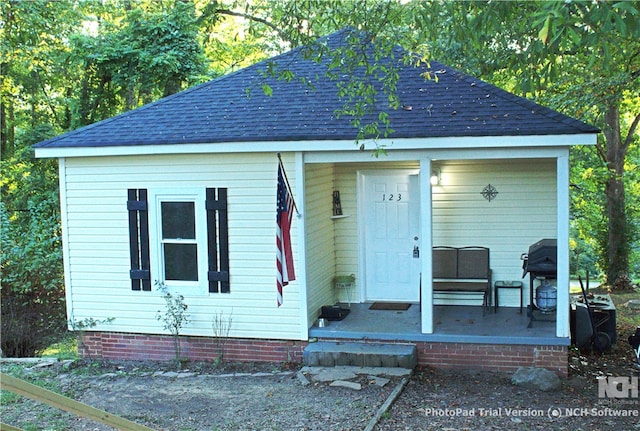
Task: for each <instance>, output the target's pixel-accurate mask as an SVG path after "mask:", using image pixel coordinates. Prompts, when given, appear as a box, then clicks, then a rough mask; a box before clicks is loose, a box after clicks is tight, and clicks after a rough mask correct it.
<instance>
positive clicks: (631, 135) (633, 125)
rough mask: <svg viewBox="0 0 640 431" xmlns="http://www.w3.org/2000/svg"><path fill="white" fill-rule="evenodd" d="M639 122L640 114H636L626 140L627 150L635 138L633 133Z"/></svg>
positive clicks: (625, 146)
mask: <svg viewBox="0 0 640 431" xmlns="http://www.w3.org/2000/svg"><path fill="white" fill-rule="evenodd" d="M638 123H640V114H638V115H636V118H634V119H633V122H632V123H631V127H629V131H628V132H627V139H625V140H624V144H623V145H624V149H625V151H626V150H627V148H629V145H631V141H632V140H633V134H634V133H635V131H636V128H637V127H638Z"/></svg>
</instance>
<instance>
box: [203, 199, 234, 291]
mask: <svg viewBox="0 0 640 431" xmlns="http://www.w3.org/2000/svg"><path fill="white" fill-rule="evenodd" d="M216 195H217V196H216ZM206 208H207V249H208V254H209V270H208V272H207V277H208V280H209V292H212V293H215V292H221V293H229V292H230V285H229V226H228V223H227V189H226V188H219V189H213V188H208V189H207V195H206Z"/></svg>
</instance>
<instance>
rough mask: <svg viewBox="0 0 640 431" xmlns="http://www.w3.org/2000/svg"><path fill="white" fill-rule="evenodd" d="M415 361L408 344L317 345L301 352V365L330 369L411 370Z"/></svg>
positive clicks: (414, 349)
mask: <svg viewBox="0 0 640 431" xmlns="http://www.w3.org/2000/svg"><path fill="white" fill-rule="evenodd" d="M417 360H418V355H417V351H416V346H414V345H411V344H381V343H356V342H344V343H340V342H331V341H319V342H317V343H311V344H309V345H308V346H307V347H306V348H305V349H304V351H303V352H302V361H303V363H304V365H308V366H321V367H334V366H336V365H353V366H360V367H398V368H409V369H413V368H415V366H416V364H417Z"/></svg>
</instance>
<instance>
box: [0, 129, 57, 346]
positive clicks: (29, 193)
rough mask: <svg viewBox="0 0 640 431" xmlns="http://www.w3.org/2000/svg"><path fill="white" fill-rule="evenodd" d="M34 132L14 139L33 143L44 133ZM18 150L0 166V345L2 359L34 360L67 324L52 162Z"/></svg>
mask: <svg viewBox="0 0 640 431" xmlns="http://www.w3.org/2000/svg"><path fill="white" fill-rule="evenodd" d="M45 129H46V128H45ZM45 129H43V130H45ZM46 130H47V131H48V129H46ZM40 131H41V132H42V130H40ZM37 132H38V130H34V131H32V132H31V133H28V134H21V135H20V136H19V137H18V139H19V140H24V141H26V142H30V143H33V140H39V139H41V138H42V137H43V136H46V134H47V133H46V132H42V133H37ZM22 148H23V149H21V150H20V151H17V152H15V154H14V155H13V156H11V157H8V158H7V159H4V160H2V161H1V162H0V168H1V171H2V176H1V177H0V188H1V195H2V202H1V203H0V241H1V244H2V249H1V251H0V270H1V276H2V286H1V287H0V296H1V299H2V304H1V309H2V343H1V345H2V351H3V354H5V355H7V356H33V355H34V354H35V353H36V352H37V351H38V350H40V349H42V348H44V347H46V346H47V345H48V344H50V343H51V340H52V338H55V337H56V336H57V335H58V334H60V333H62V332H63V331H64V329H65V320H66V317H65V315H66V314H65V304H64V285H63V281H62V274H63V268H62V248H61V242H60V213H59V203H58V195H57V176H56V171H55V168H53V169H52V166H55V161H41V160H34V159H33V156H32V152H31V151H30V149H28V147H24V146H23V147H22Z"/></svg>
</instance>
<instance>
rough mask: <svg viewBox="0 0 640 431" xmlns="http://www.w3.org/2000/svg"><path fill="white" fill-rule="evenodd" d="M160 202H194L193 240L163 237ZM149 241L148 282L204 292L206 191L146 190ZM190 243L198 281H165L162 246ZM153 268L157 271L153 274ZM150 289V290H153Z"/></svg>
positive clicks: (206, 282) (205, 278)
mask: <svg viewBox="0 0 640 431" xmlns="http://www.w3.org/2000/svg"><path fill="white" fill-rule="evenodd" d="M162 202H193V203H194V206H195V227H196V232H195V233H196V237H195V240H192V239H185V240H168V241H165V240H164V239H163V238H162V205H161V204H162ZM149 242H150V247H149V248H150V259H151V271H152V273H151V280H152V282H153V283H154V284H155V283H156V282H160V283H164V284H165V285H166V286H167V287H170V288H198V290H197V291H194V292H193V293H200V290H202V289H204V290H202V292H206V291H207V286H208V280H207V270H208V263H207V212H206V207H205V189H204V187H202V188H199V189H198V188H185V189H157V190H149ZM165 243H174V244H178V243H181V244H193V243H195V244H196V245H197V248H196V250H197V254H198V280H197V281H186V280H185V281H181V280H166V279H165V262H164V251H163V244H165ZM154 268H156V271H154ZM152 289H153V287H152Z"/></svg>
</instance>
